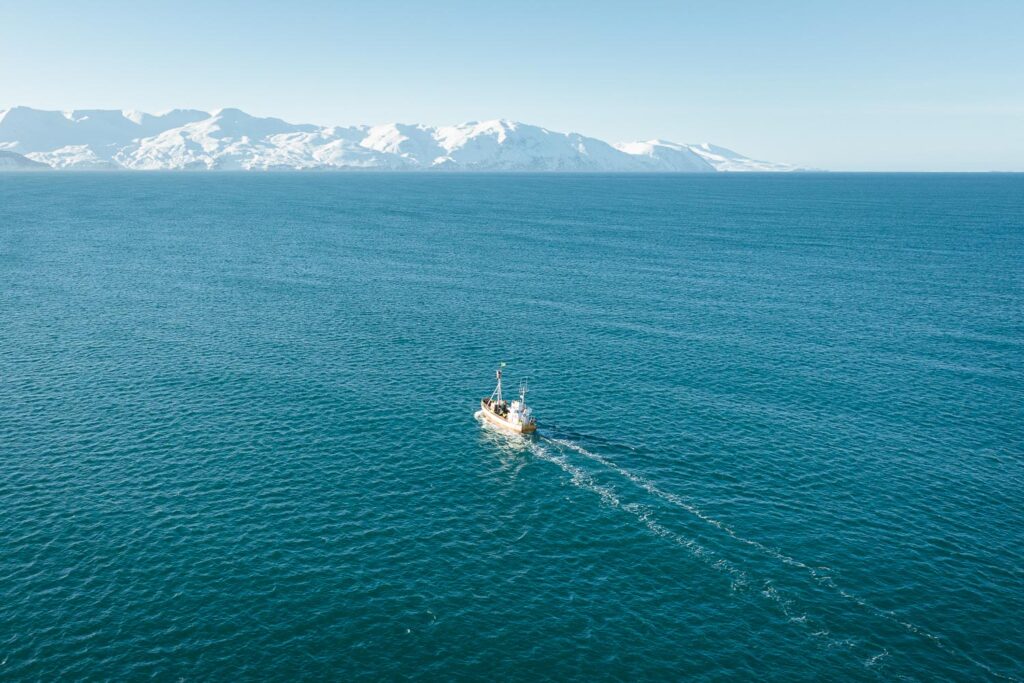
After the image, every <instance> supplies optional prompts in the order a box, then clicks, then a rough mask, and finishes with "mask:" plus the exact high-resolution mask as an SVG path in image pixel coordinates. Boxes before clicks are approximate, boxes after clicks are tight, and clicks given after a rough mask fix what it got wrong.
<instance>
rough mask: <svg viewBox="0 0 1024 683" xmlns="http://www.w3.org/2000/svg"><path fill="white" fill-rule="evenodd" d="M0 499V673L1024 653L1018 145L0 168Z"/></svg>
mask: <svg viewBox="0 0 1024 683" xmlns="http://www.w3.org/2000/svg"><path fill="white" fill-rule="evenodd" d="M501 361H504V362H506V363H507V367H506V368H505V377H506V385H507V386H508V387H510V388H512V389H513V390H514V389H515V387H516V385H517V384H518V382H519V380H521V379H526V378H528V379H529V381H530V387H531V390H532V391H531V393H530V401H531V403H532V404H533V405H534V409H535V411H536V414H537V416H538V418H539V430H538V434H537V435H536V436H535V437H533V438H526V439H524V438H521V437H517V436H511V435H506V434H503V433H499V432H496V431H493V430H492V429H487V428H484V427H482V426H481V424H480V423H479V422H478V421H477V420H476V419H475V418H474V411H475V410H477V408H478V402H479V399H480V397H481V396H485V395H488V394H490V392H491V389H492V388H493V377H494V370H495V368H496V367H497V365H498V363H499V362H501ZM0 515H2V517H0V679H2V680H5V681H16V680H47V681H56V680H83V679H90V680H93V679H100V680H118V681H120V680H139V679H155V680H197V681H199V680H255V679H265V680H280V681H291V680H296V679H299V678H309V679H317V680H356V679H365V680H381V679H383V680H395V679H405V678H413V679H427V680H453V679H454V680H463V679H489V680H519V681H535V680H559V681H561V680H588V681H590V680H694V681H720V680H727V679H747V680H749V679H753V678H757V679H765V680H779V681H795V680H853V681H859V680H864V681H873V680H883V681H891V680H917V681H942V680H957V681H960V680H979V681H986V680H990V681H1001V680H1021V679H1024V176H1020V175H1016V176H1015V175H842V174H830V175H825V174H822V175H818V174H811V175H789V176H783V175H751V176H743V175H714V176H683V175H677V176H658V175H651V176H642V175H628V176H613V175H456V174H451V175H444V174H436V175H402V174H358V173H352V174H343V173H338V174H308V175H307V174H298V173H295V174H231V173H225V174H216V173H210V174H170V173H168V174H163V173H152V174H146V173H139V174H120V173H111V174H93V175H90V174H71V173H68V174H59V173H51V174H32V175H14V174H6V175H0Z"/></svg>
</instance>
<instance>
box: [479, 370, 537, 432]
mask: <svg viewBox="0 0 1024 683" xmlns="http://www.w3.org/2000/svg"><path fill="white" fill-rule="evenodd" d="M501 365H502V367H504V366H505V364H504V363H502V364H501ZM495 376H496V377H497V378H498V386H496V387H495V388H494V391H493V392H492V393H491V395H490V396H488V397H487V398H482V399H480V413H479V414H480V416H481V417H482V418H483V419H485V420H487V421H488V422H490V423H491V424H493V425H496V426H498V427H502V428H504V429H508V430H511V431H513V432H518V433H520V434H529V433H530V432H534V431H536V430H537V420H536V418H534V417H533V411H532V410H530V408H529V406H527V405H526V391H527V388H526V382H523V383H522V384H520V385H519V400H516V401H512V402H509V401H506V400H505V399H504V398H502V396H501V368H500V367H499V368H498V371H497V372H496V373H495Z"/></svg>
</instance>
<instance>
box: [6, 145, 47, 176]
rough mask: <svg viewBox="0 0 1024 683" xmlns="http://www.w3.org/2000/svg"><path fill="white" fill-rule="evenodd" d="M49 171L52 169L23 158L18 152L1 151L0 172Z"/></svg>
mask: <svg viewBox="0 0 1024 683" xmlns="http://www.w3.org/2000/svg"><path fill="white" fill-rule="evenodd" d="M44 170H45V171H49V170H50V167H49V166H47V165H46V164H41V163H39V162H38V161H33V160H31V159H29V158H28V157H25V156H22V155H21V154H18V153H17V152H11V151H8V150H5V149H0V171H44Z"/></svg>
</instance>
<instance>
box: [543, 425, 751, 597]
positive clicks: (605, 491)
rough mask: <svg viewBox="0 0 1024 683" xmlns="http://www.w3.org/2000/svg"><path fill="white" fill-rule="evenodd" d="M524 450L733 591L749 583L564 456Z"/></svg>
mask: <svg viewBox="0 0 1024 683" xmlns="http://www.w3.org/2000/svg"><path fill="white" fill-rule="evenodd" d="M528 447H529V450H530V452H531V453H532V454H533V455H534V456H535V457H537V458H538V459H540V460H544V461H546V462H550V463H552V464H554V465H557V466H558V467H559V468H561V469H562V471H564V472H565V473H566V474H568V475H569V476H570V477H571V482H572V484H573V485H574V486H577V487H579V488H581V489H584V490H587V491H590V492H591V493H595V494H597V495H598V496H599V497H600V498H601V501H602V502H603V503H604V504H605V505H608V506H609V507H612V508H616V509H619V510H623V511H625V512H628V513H629V514H631V515H633V516H634V517H636V519H637V520H639V521H640V522H641V523H642V524H643V525H644V526H645V527H646V528H647V529H648V530H649V531H650V532H651V533H653V534H655V535H656V536H659V537H661V538H665V539H668V540H670V541H672V542H673V543H675V544H676V545H678V546H681V547H683V548H685V549H686V550H687V551H689V552H690V554H691V555H693V557H695V558H697V559H699V560H701V561H702V562H704V563H705V564H707V565H708V566H710V567H712V568H714V569H715V570H717V571H720V572H723V573H724V574H726V575H728V576H729V578H730V581H731V585H732V588H733V590H742V589H744V588H746V587H747V585H748V584H749V579H748V578H747V575H746V573H745V572H744V571H743V570H741V569H739V568H737V567H736V566H734V565H733V564H732V563H731V562H729V561H728V560H726V559H724V558H721V557H719V556H718V555H717V554H716V553H715V552H714V551H712V550H709V549H708V548H705V547H704V546H702V545H701V544H700V543H698V542H697V541H695V540H693V539H690V538H686V537H684V536H681V535H679V534H677V533H676V532H674V531H672V530H671V529H668V528H667V527H665V526H664V525H662V524H660V523H659V522H658V521H657V520H656V519H655V518H654V517H653V511H652V510H651V509H650V508H649V507H647V506H645V505H641V504H639V503H623V502H622V500H621V499H620V498H619V496H618V495H617V494H616V492H615V490H614V489H612V488H611V487H610V486H605V485H603V484H600V483H598V482H597V481H596V480H595V479H594V477H593V475H591V474H590V473H589V472H587V471H586V470H584V469H583V468H581V467H579V466H577V465H574V464H572V463H571V462H569V460H568V459H567V458H565V456H562V455H556V454H554V453H551V452H550V451H549V450H548V449H547V448H545V447H544V446H543V445H541V444H539V443H537V442H536V441H530V442H528Z"/></svg>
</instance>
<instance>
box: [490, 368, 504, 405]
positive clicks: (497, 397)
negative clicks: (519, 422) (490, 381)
mask: <svg viewBox="0 0 1024 683" xmlns="http://www.w3.org/2000/svg"><path fill="white" fill-rule="evenodd" d="M502 365H504V363H502ZM494 376H495V377H497V378H498V386H496V387H494V393H493V394H491V399H492V400H495V401H497V402H498V403H501V368H498V371H497V372H495V373H494Z"/></svg>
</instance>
